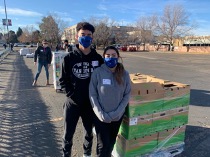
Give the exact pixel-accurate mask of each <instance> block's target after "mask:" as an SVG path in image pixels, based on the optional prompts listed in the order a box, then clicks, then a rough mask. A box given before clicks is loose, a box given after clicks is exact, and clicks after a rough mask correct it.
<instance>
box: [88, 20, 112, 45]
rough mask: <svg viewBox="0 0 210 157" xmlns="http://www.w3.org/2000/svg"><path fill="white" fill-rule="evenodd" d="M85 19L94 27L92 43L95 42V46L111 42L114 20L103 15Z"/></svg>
mask: <svg viewBox="0 0 210 157" xmlns="http://www.w3.org/2000/svg"><path fill="white" fill-rule="evenodd" d="M85 21H89V22H90V23H91V24H92V25H94V27H95V33H94V35H93V36H94V40H93V42H94V44H96V46H97V47H98V46H100V45H103V47H106V46H107V45H108V44H110V43H111V40H112V26H114V24H115V21H113V20H111V19H110V18H108V17H105V18H103V19H99V18H96V17H91V18H90V19H88V20H85Z"/></svg>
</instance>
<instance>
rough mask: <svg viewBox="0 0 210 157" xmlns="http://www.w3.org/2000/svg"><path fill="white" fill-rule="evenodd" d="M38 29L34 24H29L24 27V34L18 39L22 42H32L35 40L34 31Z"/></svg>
mask: <svg viewBox="0 0 210 157" xmlns="http://www.w3.org/2000/svg"><path fill="white" fill-rule="evenodd" d="M35 30H36V29H35V28H34V26H33V25H28V26H26V27H24V28H22V31H23V32H22V34H21V36H19V37H18V40H19V41H20V42H22V43H32V42H33V32H34V31H35Z"/></svg>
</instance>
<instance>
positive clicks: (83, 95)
mask: <svg viewBox="0 0 210 157" xmlns="http://www.w3.org/2000/svg"><path fill="white" fill-rule="evenodd" d="M103 62H104V61H103V58H102V57H101V55H99V54H98V53H97V52H96V51H95V50H94V49H91V52H90V53H89V54H88V55H84V54H83V53H82V52H81V51H80V50H79V49H78V46H77V48H76V49H75V50H74V51H73V52H70V53H69V54H68V55H66V56H65V57H64V60H63V64H62V71H61V76H60V79H59V81H60V85H61V88H64V89H65V91H66V96H67V97H70V98H71V99H72V100H73V101H74V102H75V103H76V104H82V103H84V102H87V101H88V102H89V83H90V77H91V74H92V72H93V70H94V69H95V68H97V67H99V66H101V64H103Z"/></svg>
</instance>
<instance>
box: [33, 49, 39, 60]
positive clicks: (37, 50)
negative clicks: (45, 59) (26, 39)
mask: <svg viewBox="0 0 210 157" xmlns="http://www.w3.org/2000/svg"><path fill="white" fill-rule="evenodd" d="M38 52H39V47H38V48H37V49H36V50H35V54H34V62H36V61H37V55H38Z"/></svg>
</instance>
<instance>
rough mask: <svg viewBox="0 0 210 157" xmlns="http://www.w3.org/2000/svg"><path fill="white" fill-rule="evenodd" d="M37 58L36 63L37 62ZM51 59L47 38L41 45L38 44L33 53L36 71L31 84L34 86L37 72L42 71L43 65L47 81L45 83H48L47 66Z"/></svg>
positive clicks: (37, 75)
mask: <svg viewBox="0 0 210 157" xmlns="http://www.w3.org/2000/svg"><path fill="white" fill-rule="evenodd" d="M37 60H38V64H37ZM51 61H52V52H51V49H50V48H49V47H48V42H47V40H43V41H42V46H39V47H38V48H37V49H36V51H35V54H34V65H37V73H36V76H35V78H34V82H33V84H32V86H36V83H37V80H38V77H39V74H40V73H41V71H42V67H43V66H44V68H45V72H46V78H47V82H46V85H49V71H48V69H49V67H50V64H51Z"/></svg>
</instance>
